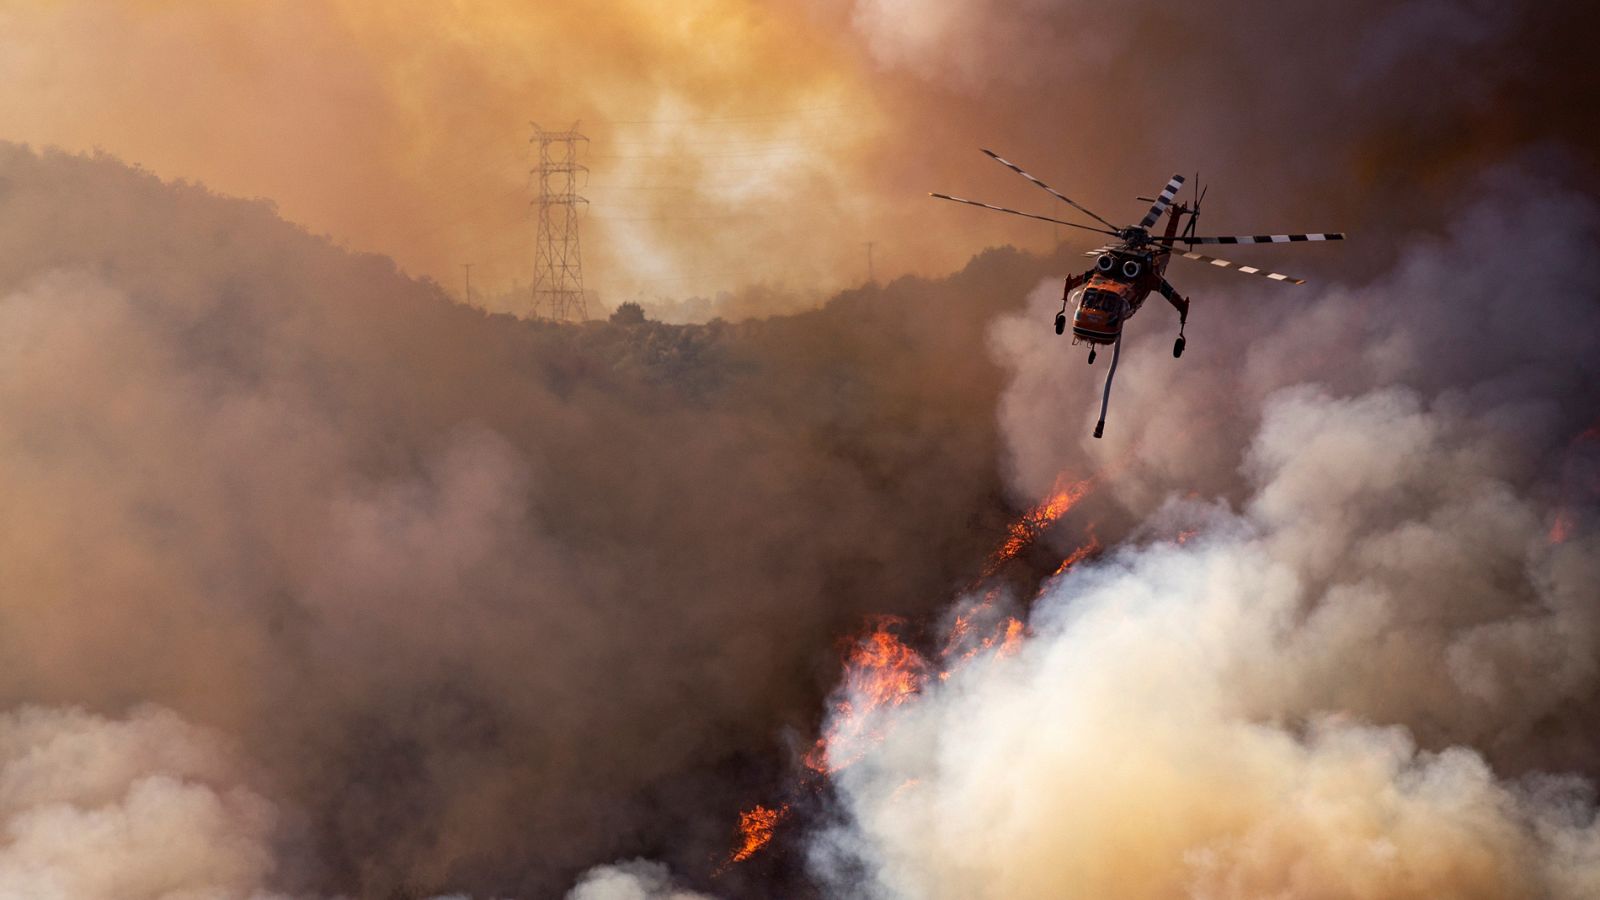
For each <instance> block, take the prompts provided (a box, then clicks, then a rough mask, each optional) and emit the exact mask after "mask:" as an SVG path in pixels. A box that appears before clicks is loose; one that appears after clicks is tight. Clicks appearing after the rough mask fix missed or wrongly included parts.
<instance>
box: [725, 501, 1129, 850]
mask: <svg viewBox="0 0 1600 900" xmlns="http://www.w3.org/2000/svg"><path fill="white" fill-rule="evenodd" d="M1093 484H1094V480H1093V479H1090V478H1086V479H1082V480H1079V481H1068V480H1067V479H1065V478H1059V479H1057V480H1056V484H1055V486H1054V487H1053V488H1052V490H1051V493H1050V496H1049V497H1046V498H1045V499H1044V500H1043V501H1041V502H1040V503H1039V504H1038V505H1036V506H1034V507H1032V508H1031V509H1029V510H1028V511H1027V512H1025V513H1023V514H1022V515H1021V516H1020V517H1019V518H1018V519H1017V520H1016V521H1015V522H1012V523H1011V524H1010V525H1009V526H1008V527H1007V530H1006V538H1005V540H1004V541H1003V542H1002V543H1001V545H1000V546H999V547H997V548H996V549H995V551H994V552H993V553H992V554H991V555H990V557H989V560H988V563H987V565H986V566H985V567H984V573H983V577H984V579H988V578H990V577H992V576H993V575H995V573H997V572H998V571H999V569H1000V568H1001V566H1003V565H1004V564H1005V563H1006V562H1008V561H1010V560H1012V559H1015V558H1016V557H1017V555H1018V554H1020V553H1021V552H1022V551H1023V550H1025V549H1027V548H1028V547H1029V546H1031V545H1032V544H1033V543H1034V541H1036V540H1038V538H1039V535H1040V534H1042V533H1043V532H1044V531H1045V529H1047V528H1049V527H1050V526H1051V525H1053V524H1055V523H1056V522H1057V521H1059V520H1060V519H1061V517H1062V516H1064V515H1066V514H1067V512H1068V511H1069V510H1071V509H1072V507H1073V506H1074V505H1075V504H1076V503H1077V502H1078V501H1080V500H1082V499H1083V498H1084V497H1085V496H1087V495H1088V493H1089V491H1090V489H1091V488H1092V487H1093ZM1099 551H1100V540H1099V538H1097V537H1095V535H1094V533H1093V530H1092V527H1091V530H1090V533H1089V541H1088V543H1086V544H1084V545H1083V546H1081V547H1079V548H1078V549H1076V550H1074V551H1072V554H1071V555H1070V556H1068V557H1067V558H1066V560H1065V561H1063V562H1062V563H1061V566H1060V567H1059V568H1057V569H1056V571H1055V574H1057V575H1059V574H1061V573H1062V572H1065V571H1066V570H1067V569H1069V568H1071V567H1072V566H1073V565H1074V564H1075V563H1077V562H1079V561H1081V560H1083V559H1085V558H1087V557H1089V556H1091V555H1093V554H1095V553H1098V552H1099ZM982 583H983V582H982V581H981V580H980V581H979V584H980V585H981V584H982ZM1000 598H1001V591H1000V589H999V588H998V587H990V588H988V589H987V590H985V591H984V592H983V594H982V597H981V599H980V600H978V601H977V602H976V603H974V604H972V605H971V606H970V607H969V608H967V609H966V610H965V611H963V612H962V613H960V614H959V615H957V616H956V617H955V620H954V621H953V622H952V623H951V625H950V632H949V635H948V636H947V638H946V641H945V644H944V647H943V648H942V649H941V650H940V651H939V655H938V661H939V663H940V665H939V667H938V668H935V667H934V666H933V665H932V664H930V663H929V661H928V660H927V659H925V658H923V656H922V654H920V653H918V652H917V651H916V649H914V648H913V647H911V646H910V645H909V644H907V643H906V642H905V641H904V640H903V639H902V638H901V637H900V635H899V633H898V632H899V630H900V629H902V628H903V627H904V626H905V625H906V622H905V620H904V619H901V618H899V617H897V616H875V617H872V618H871V619H869V620H868V621H867V625H866V629H865V632H864V633H863V634H861V635H860V636H859V637H857V638H855V639H854V640H852V641H850V642H849V644H848V647H849V649H848V651H847V652H846V653H845V657H844V660H843V667H844V674H843V676H842V678H841V679H840V686H839V688H838V689H837V695H838V696H839V697H841V698H843V699H840V700H838V701H837V702H836V703H835V704H834V707H833V715H832V716H829V718H828V725H827V727H826V730H825V731H824V732H823V734H822V735H821V736H819V737H818V738H817V740H816V743H815V744H813V745H812V747H811V749H810V750H809V751H808V752H807V753H806V755H805V757H804V759H803V760H802V762H803V764H804V765H805V768H806V770H807V772H808V776H807V777H806V778H805V779H804V780H803V781H802V784H805V783H806V782H808V781H809V782H810V783H811V785H812V787H814V788H817V789H820V788H821V779H825V778H827V777H828V776H831V775H833V774H835V773H837V772H840V771H842V770H843V769H845V768H847V767H849V766H850V765H852V764H854V763H855V762H856V761H858V760H860V759H861V758H862V757H864V756H865V755H866V754H867V751H868V750H869V749H870V748H871V746H872V745H873V744H876V743H878V742H880V741H881V740H882V739H883V729H884V728H885V727H886V725H887V724H888V723H887V722H886V720H885V718H884V717H883V716H882V715H879V713H880V712H882V711H884V710H888V709H893V708H894V707H897V706H900V705H902V704H905V703H907V702H909V701H911V700H912V698H914V697H916V696H917V695H918V694H920V693H921V692H922V690H923V688H924V687H925V685H927V683H928V682H929V680H930V679H931V678H932V677H933V676H935V675H937V676H938V679H939V680H941V681H943V680H945V679H948V678H949V677H950V675H951V673H953V672H954V671H955V670H956V669H959V668H960V667H962V666H963V665H965V664H966V663H968V662H969V661H971V660H972V659H974V658H976V657H977V656H979V655H980V654H987V653H994V654H996V655H998V656H1009V655H1011V654H1013V653H1016V652H1017V650H1018V649H1019V648H1020V647H1021V646H1022V641H1023V639H1024V637H1025V636H1026V633H1027V628H1026V626H1025V625H1024V624H1023V622H1022V620H1021V619H1019V618H1017V617H1016V616H1012V615H1002V614H1001V612H1000V610H999V609H998V606H999V603H1000ZM916 783H917V782H916V780H915V779H911V780H909V781H907V782H906V783H905V784H902V785H901V786H900V787H899V788H898V789H897V790H896V794H899V793H902V792H904V791H906V790H909V789H911V788H913V787H914V786H915V785H916ZM788 813H789V805H788V804H787V803H785V804H780V805H778V806H776V807H774V808H769V807H767V806H764V805H761V804H756V805H755V806H754V807H752V808H751V809H750V810H748V811H746V812H741V813H740V814H739V833H740V835H741V841H740V844H739V846H738V847H737V848H736V849H735V850H734V851H733V852H732V853H731V854H730V855H729V856H728V859H727V861H726V862H724V863H723V865H722V867H721V868H719V869H718V871H717V873H716V874H720V873H721V872H722V871H723V870H724V869H726V868H727V867H728V866H730V865H734V864H736V863H742V862H744V861H745V860H748V859H750V858H751V857H752V856H754V855H755V854H757V853H759V852H760V851H761V850H762V848H764V847H766V846H767V845H768V844H769V843H771V841H772V837H773V832H774V830H775V829H776V827H777V825H778V823H779V822H780V821H781V820H782V819H783V818H784V816H786V815H787V814H788Z"/></svg>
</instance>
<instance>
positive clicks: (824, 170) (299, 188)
mask: <svg viewBox="0 0 1600 900" xmlns="http://www.w3.org/2000/svg"><path fill="white" fill-rule="evenodd" d="M3 15H4V16H5V19H4V24H5V28H4V29H3V31H4V35H5V36H4V37H3V38H0V41H3V42H4V43H3V45H0V46H4V47H5V53H3V54H0V67H3V68H0V72H3V74H4V78H3V79H0V84H3V85H4V87H0V111H4V112H5V114H6V118H7V128H6V134H5V137H7V138H8V139H12V140H22V141H29V142H33V143H40V144H55V145H61V146H65V147H67V148H69V149H73V150H78V151H90V150H93V149H96V148H103V149H105V150H107V151H109V152H112V153H115V154H116V155H118V156H119V157H121V158H123V159H125V160H128V161H130V162H133V163H136V164H139V165H143V166H145V167H147V168H150V169H151V170H152V171H154V172H156V173H157V174H159V175H161V176H163V177H166V178H189V179H199V180H202V181H204V182H205V183H206V184H208V185H209V186H211V187H212V188H213V189H216V190H220V191H223V192H226V193H229V194H234V195H242V196H251V197H267V198H269V199H271V200H273V201H274V202H275V203H277V204H278V205H279V207H280V208H281V210H282V211H283V213H284V215H285V216H286V217H287V218H289V219H290V220H291V221H295V222H299V223H303V224H304V225H306V226H307V227H308V228H309V229H310V230H311V231H313V232H314V233H319V234H320V233H328V234H331V235H333V236H334V237H335V238H336V239H338V240H340V241H343V242H345V243H347V244H348V245H349V246H352V247H355V248H357V249H362V250H370V251H376V252H380V253H383V254H386V255H390V256H392V257H393V258H395V259H396V260H397V261H398V263H399V264H400V266H401V267H402V268H403V269H404V270H405V271H407V272H409V273H412V274H416V275H425V276H428V277H432V278H434V279H435V280H437V281H439V282H440V283H441V284H445V285H448V286H449V288H450V290H451V292H452V293H456V294H460V293H462V292H463V291H464V285H463V284H462V270H461V268H460V267H461V265H462V264H464V263H473V264H474V279H473V280H474V293H475V295H479V296H478V297H477V302H480V303H483V304H487V305H491V306H492V307H493V308H507V309H516V310H517V311H524V310H523V309H522V307H521V306H515V305H514V304H515V303H517V302H519V301H521V300H522V299H523V293H522V292H518V291H515V290H514V289H515V288H516V286H517V285H518V284H520V285H521V286H522V287H524V288H525V287H526V285H527V284H528V283H529V282H530V281H531V276H532V268H531V266H532V262H531V260H532V246H533V222H532V219H531V217H530V215H529V202H530V200H531V199H532V193H531V191H530V188H529V170H530V168H532V167H533V165H534V160H532V159H531V158H530V154H531V153H532V152H533V148H532V147H531V146H530V145H529V143H528V139H529V136H530V130H529V128H528V126H527V123H528V122H529V121H530V120H533V121H537V122H540V123H541V124H543V125H545V126H547V127H563V128H564V127H566V126H567V125H569V124H571V123H573V122H578V123H579V124H580V126H581V128H582V129H583V131H584V133H586V134H588V135H589V137H590V138H591V139H592V141H591V143H590V144H589V145H588V146H587V148H586V150H585V151H584V157H583V158H584V162H585V163H586V164H587V165H588V166H589V168H590V170H591V171H590V174H589V177H588V180H587V181H586V182H585V184H584V186H583V189H582V191H581V192H582V193H583V194H584V195H585V196H587V197H588V198H589V200H590V201H591V202H590V204H589V206H588V207H587V208H586V212H585V213H584V215H585V219H584V224H583V226H582V231H583V253H584V258H585V259H586V260H587V261H588V263H589V265H588V266H587V270H588V271H587V272H586V278H587V282H586V283H587V284H588V285H589V287H590V288H591V289H594V290H596V291H597V292H598V293H597V295H596V297H595V303H596V304H597V306H604V307H606V308H612V307H615V306H616V305H617V304H618V303H619V302H621V301H623V300H626V299H646V300H652V301H655V300H659V301H661V302H663V303H664V304H665V305H667V306H671V304H672V303H673V302H677V301H683V300H685V299H689V298H694V297H705V298H714V297H715V296H716V295H717V294H718V293H719V292H721V291H733V292H736V293H737V292H738V291H739V290H740V289H741V288H746V287H750V286H752V285H760V286H763V287H764V288H765V289H766V290H768V291H770V292H772V293H771V294H770V296H772V297H775V298H788V297H791V296H796V295H798V296H806V297H810V298H817V297H825V296H826V295H827V294H828V293H831V292H832V291H835V290H837V289H839V288H840V287H841V286H852V285H856V284H860V283H862V282H863V281H864V280H865V279H866V276H867V260H866V254H865V252H864V247H863V246H862V245H863V243H865V242H868V241H875V242H876V248H875V264H876V269H877V273H878V274H879V275H880V276H894V275H899V274H904V273H916V274H922V275H939V274H943V273H945V272H948V271H952V270H954V269H956V268H959V267H960V266H961V265H962V264H963V263H964V262H965V260H966V259H967V258H968V257H970V256H971V255H972V254H973V253H974V252H976V251H978V250H980V249H982V248H983V247H986V246H991V245H997V244H1005V243H1011V244H1015V245H1017V246H1022V247H1027V248H1030V249H1033V250H1035V251H1045V250H1048V249H1049V248H1050V247H1051V241H1052V239H1053V235H1052V233H1051V231H1050V230H1049V228H1048V226H1040V225H1038V224H1037V223H1030V222H1025V221H1021V220H1008V219H1006V218H1005V217H1000V216H996V215H993V214H984V213H980V212H978V211H976V210H961V209H957V208H954V207H950V208H931V207H933V205H934V201H931V200H929V199H927V197H926V194H927V192H929V191H944V192H948V193H954V194H957V195H961V196H971V195H977V196H979V197H981V198H985V199H991V200H992V201H994V202H1000V203H1003V204H1007V205H1025V207H1026V208H1029V209H1032V210H1033V211H1037V212H1043V213H1046V214H1048V213H1050V212H1051V211H1052V204H1054V201H1053V200H1052V199H1051V198H1049V197H1048V196H1047V195H1044V194H1043V193H1041V192H1039V191H1037V190H1035V189H1034V188H1033V187H1032V186H1030V185H1028V184H1026V183H1024V182H1022V181H1020V180H1019V179H1017V178H1016V177H1015V176H1014V175H1012V174H1011V173H1009V172H1006V171H1004V170H1003V169H1001V168H999V167H998V166H995V165H994V164H993V163H991V162H990V161H988V160H987V159H985V158H983V157H982V156H980V155H979V154H978V153H977V148H978V147H980V146H986V147H991V148H993V149H995V150H997V151H999V152H1001V153H1002V154H1003V155H1005V156H1007V157H1008V158H1012V159H1016V160H1018V161H1020V162H1022V163H1023V164H1024V165H1025V166H1028V167H1030V168H1032V169H1034V170H1036V171H1037V174H1039V175H1040V176H1041V177H1043V178H1045V180H1046V181H1048V182H1050V183H1051V184H1052V185H1054V186H1056V187H1058V188H1060V189H1061V190H1063V191H1065V193H1066V194H1067V195H1068V196H1070V197H1073V198H1074V199H1076V200H1079V201H1081V202H1084V203H1086V204H1087V205H1088V206H1090V207H1091V208H1093V209H1095V210H1097V211H1099V212H1100V213H1101V214H1102V215H1105V216H1107V217H1108V218H1110V219H1112V220H1113V221H1118V222H1121V221H1131V220H1134V219H1136V218H1137V216H1138V214H1139V212H1140V208H1139V205H1138V203H1137V202H1136V201H1134V200H1133V198H1134V197H1135V196H1137V195H1146V196H1148V195H1150V193H1151V192H1153V191H1155V190H1158V189H1159V187H1160V185H1162V184H1163V183H1164V182H1165V180H1166V178H1167V177H1168V176H1169V175H1170V174H1171V173H1173V172H1184V173H1186V174H1192V173H1194V172H1196V171H1198V172H1199V173H1200V174H1201V175H1202V176H1203V180H1206V181H1207V182H1208V183H1210V184H1212V185H1213V186H1214V187H1215V189H1216V190H1215V192H1214V193H1213V195H1212V197H1211V198H1210V199H1211V200H1212V204H1211V206H1210V216H1211V218H1210V220H1209V221H1211V222H1213V223H1215V224H1216V225H1217V226H1218V227H1223V228H1227V229H1242V230H1248V231H1255V230H1261V229H1265V230H1272V231H1283V230H1294V229H1308V230H1319V229H1327V230H1338V229H1340V228H1349V227H1354V226H1355V225H1358V224H1359V225H1361V226H1363V227H1364V229H1365V232H1366V234H1367V235H1368V236H1369V238H1370V237H1376V236H1378V235H1379V234H1382V235H1383V236H1384V237H1386V238H1393V237H1394V236H1395V235H1396V230H1388V229H1385V230H1383V231H1381V232H1375V231H1374V228H1375V227H1376V226H1377V225H1378V224H1379V223H1387V222H1390V221H1393V222H1394V223H1395V224H1396V225H1400V224H1403V225H1405V226H1407V227H1427V226H1428V225H1430V224H1434V223H1436V222H1437V219H1438V216H1439V215H1440V213H1442V212H1443V211H1444V210H1445V209H1447V208H1448V203H1449V202H1450V201H1451V199H1452V198H1453V197H1454V195H1455V193H1456V192H1457V191H1458V190H1459V187H1460V185H1459V183H1458V182H1457V180H1456V179H1457V177H1458V175H1459V174H1460V171H1461V169H1462V167H1466V168H1471V167H1474V166H1480V165H1485V164H1488V163H1491V162H1493V161H1494V160H1496V159H1498V158H1499V157H1501V156H1502V155H1504V154H1505V153H1507V152H1511V151H1513V150H1515V149H1516V148H1518V147H1520V146H1523V145H1525V144H1528V143H1530V142H1539V141H1549V142H1559V143H1563V144H1570V145H1581V146H1583V147H1585V148H1590V149H1592V148H1593V146H1594V144H1595V141H1596V133H1595V130H1594V129H1595V126H1594V121H1595V117H1594V115H1593V113H1594V111H1595V110H1594V103H1593V99H1592V98H1593V97H1595V96H1597V95H1600V90H1597V85H1596V84H1595V76H1594V74H1593V73H1592V72H1591V71H1589V70H1588V69H1587V68H1586V67H1584V66H1581V65H1579V64H1578V63H1577V60H1579V59H1581V58H1582V56H1583V54H1584V53H1585V52H1586V44H1585V38H1584V35H1586V34H1588V33H1590V32H1591V31H1592V30H1593V14H1592V11H1591V10H1590V9H1589V7H1588V5H1586V4H1581V3H1575V2H1573V3H1557V4H1542V5H1539V6H1537V7H1524V6H1517V5H1509V6H1508V5H1505V4H1495V3H1482V2H1467V0H1410V2H1379V0H1361V2H1356V3H1345V4H1338V5H1328V4H1316V3H1306V2H1295V3H1280V4H1272V5H1270V6H1268V7H1262V6H1261V5H1260V4H1253V3H1239V2H1227V3H1221V4H1207V5H1204V6H1202V5H1191V6H1183V7H1173V6H1172V5H1170V4H1163V3H1135V4H1119V5H1116V6H1107V5H1105V4H1100V3H1088V2H1076V0H1074V2H1049V3H1046V2H1034V0H981V2H979V0H936V2H928V3H916V4H910V3H905V2H896V0H828V2H824V3H793V2H786V0H774V2H755V0H696V2H693V3H688V4H675V5H673V6H671V7H664V6H661V5H659V4H645V3H636V2H632V0H618V2H613V3H606V4H562V3H550V4H539V5H537V6H535V7H529V6H528V5H527V4H521V3H512V2H507V0H475V2H471V3H463V4H456V5H454V6H452V7H450V8H448V9H444V8H441V7H438V6H437V5H436V4H430V3H423V2H408V3H403V4H385V5H383V6H381V7H375V6H373V5H371V4H364V3H359V2H353V0H317V2H311V3H303V4H295V5H294V6H293V7H284V6H283V5H282V4H273V3H266V2H247V3H235V4H228V5H226V6H216V5H214V4H213V5H200V4H193V3H183V2H177V3H171V2H160V3H157V2H150V3H134V4H118V5H116V6H115V7H112V6H107V5H105V4H99V3H91V2H65V3H60V2H51V3H33V2H25V3H15V4H11V5H9V6H8V9H7V10H6V11H5V12H4V13H3ZM1397 230H1398V229H1397ZM1313 265H1314V266H1317V267H1318V268H1316V269H1315V271H1314V272H1313V273H1312V274H1319V275H1320V274H1322V273H1323V270H1322V269H1321V268H1320V265H1321V263H1320V261H1319V262H1317V263H1314V264H1313ZM1340 265H1341V266H1347V265H1348V264H1347V263H1344V262H1341V264H1340ZM1331 271H1333V272H1348V271H1349V269H1348V268H1339V269H1334V270H1331ZM505 292H512V293H510V294H505ZM502 301H503V302H502ZM791 306H792V303H789V302H784V303H777V304H772V305H771V306H770V310H772V311H780V310H781V311H787V310H788V309H789V308H790V307H791ZM727 312H728V314H729V315H730V316H731V315H748V314H751V313H752V312H759V309H756V310H751V309H749V308H748V307H745V306H742V305H738V304H736V305H734V306H732V307H731V308H730V309H728V310H727ZM715 314H716V311H715V310H711V311H708V315H707V317H708V318H709V316H710V315H715Z"/></svg>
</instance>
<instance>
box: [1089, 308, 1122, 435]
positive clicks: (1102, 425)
mask: <svg viewBox="0 0 1600 900" xmlns="http://www.w3.org/2000/svg"><path fill="white" fill-rule="evenodd" d="M1121 355H1122V329H1120V328H1119V329H1117V341H1116V343H1114V344H1112V345H1111V371H1109V372H1107V373H1106V392H1105V393H1104V394H1103V395H1101V397H1100V421H1098V422H1096V423H1094V436H1095V437H1099V436H1100V435H1101V434H1102V433H1104V432H1105V430H1106V407H1107V406H1110V405H1111V379H1113V378H1115V377H1117V357H1119V356H1121Z"/></svg>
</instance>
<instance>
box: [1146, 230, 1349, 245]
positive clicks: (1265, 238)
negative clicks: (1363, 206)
mask: <svg viewBox="0 0 1600 900" xmlns="http://www.w3.org/2000/svg"><path fill="white" fill-rule="evenodd" d="M1152 240H1156V241H1162V242H1166V241H1168V240H1169V239H1168V238H1164V237H1158V238H1153V239H1152ZM1170 240H1171V241H1173V242H1174V243H1184V244H1298V243H1301V242H1303V241H1342V240H1344V232H1342V231H1333V232H1327V233H1325V234H1228V235H1221V236H1218V237H1175V238H1171V239H1170Z"/></svg>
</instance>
